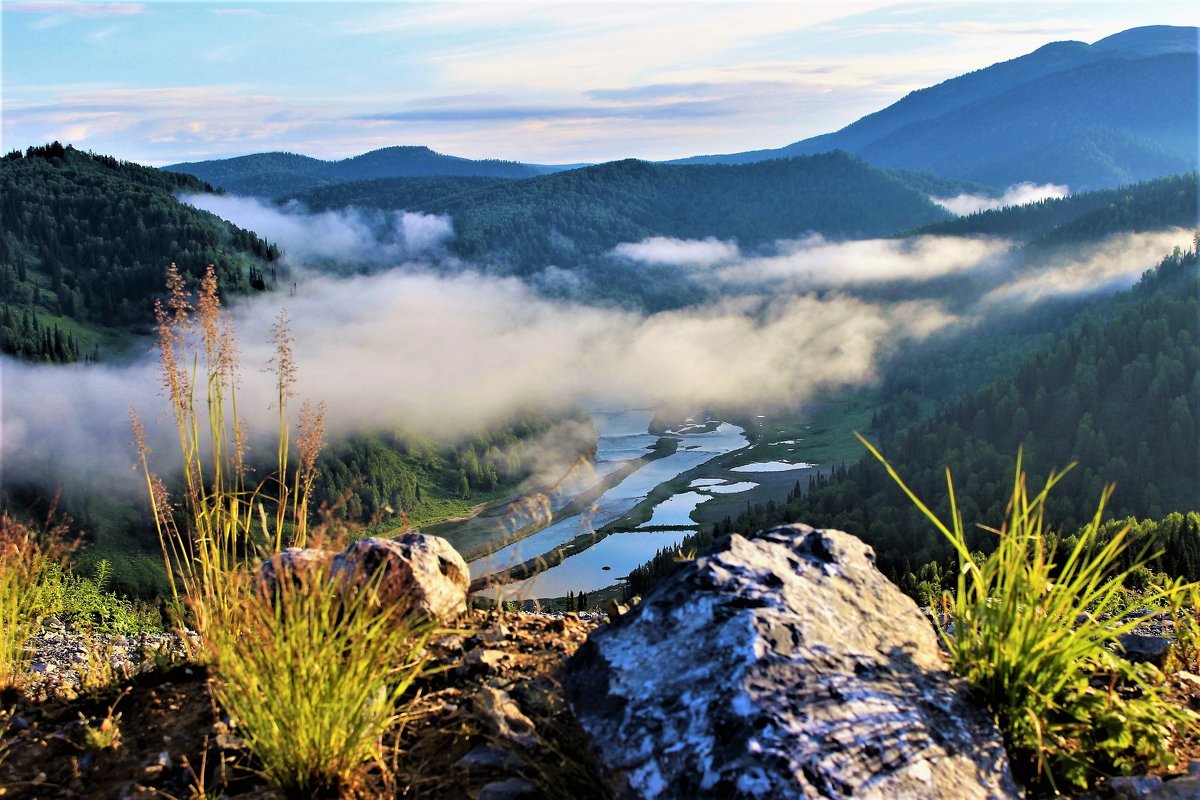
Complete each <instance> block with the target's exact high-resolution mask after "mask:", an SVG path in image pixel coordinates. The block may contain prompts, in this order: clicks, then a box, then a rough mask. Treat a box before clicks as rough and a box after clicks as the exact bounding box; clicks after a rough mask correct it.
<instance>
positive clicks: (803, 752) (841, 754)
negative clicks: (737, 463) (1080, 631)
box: [564, 525, 1020, 800]
mask: <svg viewBox="0 0 1200 800" xmlns="http://www.w3.org/2000/svg"><path fill="white" fill-rule="evenodd" d="M564 685H565V688H566V691H567V698H568V701H569V703H570V704H571V707H572V709H573V711H574V713H575V714H576V716H577V717H578V719H579V721H580V723H581V724H582V726H583V728H584V730H585V731H586V732H587V734H588V736H589V738H590V741H591V743H592V747H593V749H594V751H595V754H596V756H597V758H598V759H599V761H600V763H601V765H602V769H603V770H604V772H605V775H606V779H607V781H608V782H609V784H610V788H611V789H612V791H613V793H614V795H615V796H616V797H619V798H707V797H712V798H717V797H762V798H768V797H771V798H775V797H778V798H784V797H796V798H810V797H812V798H816V797H850V796H852V797H856V798H879V800H884V799H885V798H887V799H888V800H891V799H892V798H930V799H932V798H956V799H958V798H963V799H964V800H966V799H968V798H1003V797H1019V796H1020V793H1019V790H1018V787H1017V785H1016V783H1015V782H1014V781H1013V779H1012V776H1011V773H1010V771H1009V766H1008V760H1007V755H1006V753H1005V751H1004V747H1003V742H1002V739H1001V736H1000V733H999V731H998V730H997V729H996V726H995V724H994V723H993V722H992V720H991V718H990V716H989V715H988V714H987V712H986V711H985V710H983V709H982V708H981V707H980V706H979V705H978V704H976V703H975V702H974V700H973V699H972V697H971V692H970V688H969V687H968V685H967V684H966V683H965V682H964V681H962V680H961V679H958V678H956V677H954V676H953V675H951V673H950V672H949V671H948V670H947V669H946V668H945V666H944V664H943V662H942V660H941V658H940V656H939V654H938V644H937V640H936V635H935V633H934V631H933V630H932V628H931V626H930V625H929V623H928V621H927V619H926V618H925V616H924V615H923V614H922V613H921V611H920V610H919V609H918V608H917V605H916V603H914V602H913V601H912V600H911V599H910V598H908V597H907V596H905V595H904V594H903V593H901V592H900V590H899V589H897V588H896V587H895V586H894V585H893V584H892V583H891V582H889V581H888V580H887V579H886V578H885V577H884V576H883V575H882V574H881V573H880V572H879V571H878V570H877V569H876V568H875V564H874V553H873V551H872V550H871V548H869V547H868V546H867V545H865V544H863V543H862V542H861V541H859V540H858V539H856V538H855V537H853V536H850V535H849V534H846V533H842V532H840V531H833V530H814V529H813V528H810V527H808V526H804V525H789V526H783V527H779V528H774V529H771V530H767V531H764V532H761V533H759V534H757V535H755V536H754V537H753V538H747V537H743V536H741V535H737V534H734V535H732V536H730V537H729V538H728V539H726V540H725V542H724V543H723V544H722V545H721V549H720V550H719V551H717V552H715V553H713V554H711V555H709V556H706V557H704V558H700V559H698V560H696V561H695V562H693V563H691V564H689V565H687V566H686V567H685V568H683V569H682V570H680V571H679V572H678V573H677V574H676V575H674V576H673V577H672V578H671V579H669V580H668V581H666V582H664V583H663V584H662V585H660V586H659V587H658V588H657V589H656V590H655V591H654V592H653V593H651V594H650V595H649V596H648V597H647V598H646V599H645V600H643V602H642V603H641V604H640V605H639V606H638V607H637V608H636V609H635V610H634V611H633V612H632V613H630V614H628V615H626V616H624V617H622V618H621V619H620V620H618V621H616V622H615V623H613V624H612V625H610V626H608V627H606V628H602V629H600V630H597V631H596V632H594V633H593V634H592V636H591V637H590V638H589V640H588V642H587V643H585V645H584V646H583V647H582V648H581V649H580V650H579V652H577V653H576V654H575V656H574V657H573V658H572V659H571V660H570V662H569V663H568V665H567V669H566V675H565V678H564Z"/></svg>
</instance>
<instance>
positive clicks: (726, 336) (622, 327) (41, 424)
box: [0, 270, 952, 484]
mask: <svg viewBox="0 0 1200 800" xmlns="http://www.w3.org/2000/svg"><path fill="white" fill-rule="evenodd" d="M283 303H286V305H287V308H288V312H289V316H290V317H291V319H292V320H293V331H294V333H295V338H296V345H295V351H296V361H297V364H298V366H299V370H300V380H299V384H298V386H297V390H298V392H299V394H300V396H301V397H305V398H310V399H312V400H314V401H324V402H326V403H328V406H329V417H328V419H329V423H330V428H331V431H332V434H333V435H334V436H340V435H345V434H347V433H350V432H353V431H356V430H364V429H370V428H372V427H374V426H380V425H385V426H399V427H402V428H404V429H406V430H409V431H417V432H423V433H428V434H431V435H440V436H448V435H453V434H458V433H462V432H464V431H473V430H477V429H479V428H480V427H484V426H487V425H489V424H493V423H495V422H497V421H499V420H502V419H505V418H507V417H509V416H510V415H512V414H514V413H518V412H523V411H528V410H531V409H538V408H557V407H561V406H563V405H564V404H568V403H573V402H595V403H602V404H604V405H614V406H622V405H628V406H630V407H646V406H650V405H656V404H660V403H662V404H668V405H686V406H688V407H697V406H704V405H716V406H722V407H726V408H729V407H736V406H739V405H743V404H751V403H752V404H754V405H755V406H756V407H764V406H769V405H772V404H788V405H794V404H796V403H799V402H802V401H803V400H804V399H805V398H807V397H809V396H811V395H812V394H813V393H814V392H816V391H818V390H820V389H823V388H831V387H837V386H843V385H853V384H861V383H864V382H867V381H871V380H873V379H874V377H875V370H876V365H877V363H878V361H879V359H880V357H881V356H882V355H883V354H885V353H886V352H888V351H889V350H890V349H891V348H893V347H895V346H897V343H898V342H901V341H903V340H904V339H905V338H906V337H915V338H920V337H923V336H927V335H929V334H930V333H932V332H933V331H935V330H937V329H940V328H941V327H943V326H945V325H947V324H949V323H950V322H951V321H952V319H951V317H949V316H948V315H947V314H946V313H945V312H943V311H941V310H940V308H938V307H937V306H936V305H934V304H930V303H920V304H904V305H897V306H891V307H883V306H879V305H874V304H871V303H868V302H864V301H861V300H857V299H854V298H851V297H842V296H833V297H826V298H821V299H818V298H815V297H811V296H796V297H784V298H779V299H775V300H754V299H742V300H739V301H736V302H732V301H731V302H726V303H721V304H718V305H715V306H711V307H705V308H696V309H690V310H683V311H672V312H663V313H657V314H651V315H645V314H640V313H635V312H631V311H621V310H616V309H604V308H597V307H592V306H584V305H579V304H575V303H569V302H557V301H552V300H548V299H546V298H544V297H541V296H539V295H537V294H536V293H535V292H534V291H532V290H531V289H530V288H528V287H527V286H525V285H524V284H522V283H520V282H519V281H517V280H514V279H502V280H501V279H495V278H487V277H483V276H480V275H478V274H473V273H469V274H463V275H460V276H458V277H454V278H446V277H437V276H433V275H422V274H412V273H411V272H410V271H402V270H395V271H391V272H387V273H382V274H377V275H372V276H359V277H354V278H349V279H335V278H331V277H324V278H319V279H315V280H312V281H310V282H307V283H302V284H301V285H300V286H299V287H298V289H297V290H296V291H295V293H294V294H291V295H290V296H288V297H286V298H285V297H281V296H279V295H265V296H259V297H256V298H254V299H252V300H249V301H247V302H245V303H243V304H242V305H240V306H238V307H237V308H236V309H235V316H236V319H237V323H238V329H239V331H240V333H241V343H240V353H241V360H242V363H243V364H244V365H245V370H244V372H243V375H242V388H241V389H240V397H239V410H240V411H241V413H242V414H243V415H244V416H245V418H246V419H247V421H248V422H249V424H250V430H251V432H252V435H253V434H254V433H258V434H259V435H269V434H270V432H271V431H273V430H274V423H273V422H272V420H271V415H270V412H269V411H268V410H267V409H268V407H269V406H270V404H271V400H272V396H273V387H272V385H271V376H269V375H266V374H263V373H262V372H260V371H259V370H260V368H261V366H262V365H264V364H265V363H267V361H268V359H269V357H270V355H271V347H270V345H269V344H268V342H269V340H270V325H271V322H272V320H273V318H274V317H275V315H276V313H277V311H278V307H279V306H280V305H281V304H283ZM3 369H4V379H5V386H4V390H5V391H4V401H5V408H4V419H5V425H4V429H3V431H2V440H0V444H2V450H0V454H2V455H3V463H4V464H5V465H10V466H9V469H10V470H16V469H20V470H22V471H23V472H26V473H27V472H29V471H34V470H37V469H38V468H39V467H43V468H44V467H46V466H47V465H56V466H55V469H58V470H62V471H60V472H57V473H55V476H56V478H57V481H58V482H59V483H63V484H65V483H67V482H69V481H68V479H67V478H66V477H64V476H65V475H67V474H68V473H70V472H71V471H72V470H74V474H73V475H70V476H69V480H70V481H73V480H75V479H76V478H77V477H78V476H79V474H80V473H82V472H87V473H88V474H89V475H90V476H92V478H93V479H95V480H100V479H101V477H102V476H119V475H128V467H129V464H130V462H131V458H132V451H131V450H130V449H129V447H128V446H127V442H128V440H129V434H128V427H127V420H128V416H127V413H128V408H129V407H130V406H136V407H137V408H138V409H140V411H141V415H142V418H143V420H144V421H146V422H147V423H148V426H149V427H150V433H151V436H152V446H154V447H155V448H156V449H159V450H160V451H161V453H160V455H159V456H156V458H162V459H169V458H170V455H169V454H170V453H171V452H173V446H172V445H171V436H170V433H169V431H167V430H166V425H167V423H166V420H165V414H163V413H162V412H163V411H164V410H165V409H164V408H163V402H164V401H163V400H162V398H161V397H160V396H159V381H158V378H157V370H156V364H155V362H154V360H153V359H152V358H150V357H147V358H145V359H143V360H138V361H135V362H132V363H129V364H125V365H121V366H105V365H73V366H39V365H31V364H23V363H18V362H14V361H10V360H4V362H3ZM260 446H262V443H261V442H260ZM98 461H101V462H104V463H97V462H98ZM64 471H65V472H64ZM103 479H104V480H108V479H110V477H104V478H103Z"/></svg>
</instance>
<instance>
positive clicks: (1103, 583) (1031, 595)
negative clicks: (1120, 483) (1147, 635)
mask: <svg viewBox="0 0 1200 800" xmlns="http://www.w3.org/2000/svg"><path fill="white" fill-rule="evenodd" d="M859 438H860V440H861V441H862V442H863V444H865V445H866V446H867V448H868V449H869V450H870V451H871V453H872V454H873V455H874V456H875V457H876V458H877V459H879V461H880V462H882V463H883V465H884V467H885V468H886V469H887V470H888V473H889V474H890V475H891V476H892V478H893V480H895V481H896V483H897V484H898V485H899V486H900V488H901V489H902V490H903V491H904V492H905V493H906V494H907V495H908V497H909V498H910V499H911V500H912V502H913V503H915V504H916V506H917V507H918V508H919V509H920V510H921V511H922V513H924V515H925V516H926V517H927V518H928V519H929V521H930V522H931V523H933V525H934V527H935V528H936V529H937V530H938V531H940V532H941V534H942V535H943V536H944V537H945V538H946V539H947V540H948V541H949V542H950V544H951V545H952V546H953V547H954V549H955V551H956V553H957V555H958V562H959V573H958V576H957V585H956V588H955V590H954V591H953V593H948V597H947V605H948V607H949V609H950V612H951V614H952V617H953V623H954V628H953V635H949V634H947V633H946V632H945V631H942V632H941V633H942V636H943V641H944V642H945V645H946V648H947V651H948V653H949V659H950V663H951V666H952V668H953V669H954V671H955V672H956V673H958V674H959V675H961V676H963V677H965V678H966V679H968V680H969V681H970V682H971V683H972V684H974V685H975V686H976V687H977V688H978V689H979V691H980V692H981V693H982V695H983V698H984V700H985V702H986V703H987V706H988V708H989V709H990V710H991V712H992V714H993V716H994V717H995V719H996V722H997V724H998V725H999V727H1000V730H1001V732H1002V733H1003V735H1004V739H1005V743H1006V745H1007V747H1008V751H1009V755H1010V757H1011V758H1012V760H1013V764H1014V768H1015V769H1016V770H1017V771H1018V773H1022V772H1023V773H1024V777H1025V779H1026V781H1027V782H1041V781H1045V783H1047V784H1048V785H1049V786H1050V788H1052V789H1053V790H1055V791H1057V790H1058V788H1059V784H1060V782H1062V783H1065V784H1069V785H1072V786H1077V787H1084V786H1087V785H1088V784H1090V783H1091V782H1093V781H1094V780H1095V779H1097V778H1098V777H1100V776H1101V775H1104V774H1105V773H1107V772H1109V771H1117V772H1122V773H1127V772H1129V771H1130V770H1131V769H1133V768H1134V767H1135V766H1166V765H1170V764H1171V763H1172V761H1173V758H1172V755H1171V752H1170V749H1169V742H1170V739H1171V737H1172V736H1173V735H1175V734H1176V733H1177V732H1178V731H1179V730H1180V729H1181V728H1182V727H1184V726H1193V727H1194V726H1195V725H1196V720H1197V717H1196V715H1195V714H1193V713H1192V712H1190V711H1187V710H1186V709H1183V708H1181V707H1178V706H1175V705H1173V704H1171V703H1168V702H1167V701H1166V700H1164V699H1163V697H1162V696H1161V695H1160V694H1159V688H1158V687H1159V684H1160V683H1161V681H1162V674H1161V673H1160V672H1159V671H1158V670H1157V669H1156V668H1154V667H1153V666H1150V665H1146V664H1143V665H1133V664H1130V663H1128V662H1127V661H1125V660H1124V659H1122V658H1120V657H1118V656H1116V655H1114V654H1113V652H1111V651H1110V648H1113V649H1118V648H1119V647H1120V645H1119V637H1120V636H1121V634H1124V633H1128V632H1129V631H1130V630H1132V629H1133V628H1134V627H1136V626H1137V624H1138V623H1139V622H1140V621H1141V620H1140V619H1139V618H1132V619H1126V620H1123V619H1119V618H1112V619H1109V618H1108V617H1109V616H1110V612H1111V611H1112V610H1113V609H1114V607H1115V606H1116V604H1117V603H1118V602H1119V601H1120V599H1121V597H1122V594H1123V592H1122V585H1123V583H1124V582H1125V580H1126V579H1127V578H1128V577H1129V574H1130V573H1131V572H1132V570H1134V569H1136V568H1137V567H1138V566H1141V565H1144V563H1145V561H1146V558H1145V557H1144V555H1143V557H1141V558H1135V559H1134V560H1133V566H1132V567H1129V568H1126V569H1124V570H1121V569H1119V568H1118V564H1119V563H1120V560H1121V558H1122V556H1124V555H1125V550H1126V547H1127V545H1126V530H1125V529H1123V530H1120V531H1117V532H1116V533H1115V534H1113V535H1112V536H1111V538H1109V539H1107V540H1106V541H1103V542H1100V541H1098V540H1097V531H1098V530H1099V528H1100V525H1101V518H1102V515H1103V511H1104V506H1105V504H1106V502H1107V500H1108V498H1109V495H1110V494H1111V491H1112V490H1111V487H1109V488H1108V489H1105V490H1104V492H1103V493H1102V495H1101V498H1100V501H1099V507H1098V509H1097V511H1096V514H1095V516H1094V517H1093V518H1092V521H1091V523H1090V524H1088V525H1087V526H1086V527H1085V528H1084V529H1083V530H1082V531H1080V533H1079V535H1078V537H1076V538H1075V539H1074V541H1073V542H1072V543H1071V544H1070V545H1069V546H1067V547H1065V548H1064V549H1063V550H1062V551H1060V550H1058V548H1057V546H1056V544H1055V542H1056V537H1054V536H1053V535H1052V534H1051V533H1050V532H1049V531H1048V530H1047V527H1046V521H1045V517H1044V513H1045V503H1046V497H1047V495H1048V494H1049V493H1050V492H1051V490H1052V489H1053V488H1054V486H1055V484H1056V483H1058V481H1059V480H1060V479H1061V477H1062V475H1063V473H1051V474H1050V477H1049V478H1047V480H1046V484H1045V486H1044V487H1042V489H1041V490H1040V491H1038V492H1037V493H1036V494H1034V495H1030V493H1029V490H1028V488H1027V487H1026V481H1025V475H1024V473H1023V472H1022V471H1021V457H1020V454H1018V457H1017V470H1016V476H1015V479H1014V483H1013V490H1012V497H1011V499H1010V501H1009V505H1008V512H1007V515H1008V519H1007V520H1006V521H1005V522H1004V523H1003V524H1002V525H1001V527H1000V528H999V529H995V530H992V529H988V530H992V532H993V533H994V534H995V535H996V543H995V545H996V546H995V549H994V550H993V551H992V552H991V553H990V554H988V555H987V556H986V557H985V558H983V559H981V560H978V561H977V560H974V559H972V557H971V553H970V551H969V550H968V548H967V544H966V537H965V535H964V531H963V523H962V519H961V516H960V515H959V513H958V507H957V501H956V499H955V494H954V483H953V480H952V479H951V476H950V473H949V471H947V473H946V483H947V487H948V490H949V500H950V515H951V520H950V522H949V524H947V523H944V522H942V521H941V520H940V519H939V518H938V517H937V515H936V514H934V513H933V512H932V511H931V510H930V509H929V508H928V507H927V506H926V505H925V504H924V503H923V502H922V501H921V500H920V499H919V498H918V497H917V496H916V495H915V494H914V493H913V492H912V490H911V489H909V487H908V486H907V485H906V484H905V483H904V481H903V480H902V479H901V478H900V476H899V475H898V474H897V473H896V471H895V470H894V469H893V468H892V466H891V465H890V464H888V463H887V461H886V460H885V459H884V458H883V456H882V455H880V453H879V451H878V450H876V449H875V447H874V446H872V445H871V444H870V443H869V442H867V441H866V440H865V439H863V438H862V437H861V436H860V437H859ZM1186 588H1188V587H1185V586H1183V585H1179V584H1177V585H1173V586H1172V587H1171V588H1170V589H1168V590H1164V591H1166V592H1169V593H1172V594H1177V593H1179V592H1181V591H1183V590H1184V589H1186ZM1150 599H1151V600H1158V599H1163V596H1162V595H1161V594H1160V595H1158V596H1155V597H1151V598H1150ZM1085 612H1087V613H1086V614H1085ZM1106 619H1107V621H1106Z"/></svg>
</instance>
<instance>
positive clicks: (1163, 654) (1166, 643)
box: [1119, 633, 1171, 669]
mask: <svg viewBox="0 0 1200 800" xmlns="http://www.w3.org/2000/svg"><path fill="white" fill-rule="evenodd" d="M1119 640H1120V642H1121V649H1120V651H1119V652H1120V653H1121V655H1123V656H1124V657H1125V658H1126V659H1127V660H1129V661H1132V662H1133V663H1135V664H1140V663H1150V664H1153V665H1154V666H1156V667H1158V668H1159V669H1162V668H1163V667H1164V666H1166V663H1167V656H1168V655H1169V654H1170V652H1171V640H1170V639H1168V638H1167V637H1165V636H1144V635H1142V634H1139V633H1125V634H1122V635H1121V636H1120V637H1119Z"/></svg>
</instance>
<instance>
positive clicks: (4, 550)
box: [0, 511, 71, 688]
mask: <svg viewBox="0 0 1200 800" xmlns="http://www.w3.org/2000/svg"><path fill="white" fill-rule="evenodd" d="M66 532H67V525H66V523H59V524H52V523H47V525H46V526H45V530H43V531H39V530H37V529H35V528H33V527H30V526H28V525H25V524H24V523H22V522H19V521H18V520H16V519H13V518H12V517H11V516H9V514H8V512H7V511H5V512H2V513H0V688H3V687H6V686H18V685H20V684H21V683H22V682H23V681H24V679H25V674H26V673H25V667H26V665H27V662H28V660H29V654H28V652H27V650H26V644H27V643H28V642H29V639H30V638H31V637H32V636H33V635H34V633H36V632H37V630H38V626H39V625H40V624H41V621H42V619H43V618H45V617H46V616H48V615H49V613H51V609H52V604H51V601H50V599H51V597H52V596H53V595H54V593H55V592H56V591H57V588H58V587H57V584H58V583H59V582H61V572H59V571H58V569H60V568H61V565H62V562H63V561H64V560H65V559H66V557H67V554H68V553H69V552H70V550H71V545H70V544H68V540H67V537H66Z"/></svg>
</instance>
